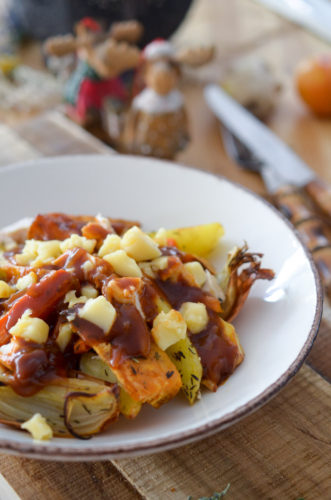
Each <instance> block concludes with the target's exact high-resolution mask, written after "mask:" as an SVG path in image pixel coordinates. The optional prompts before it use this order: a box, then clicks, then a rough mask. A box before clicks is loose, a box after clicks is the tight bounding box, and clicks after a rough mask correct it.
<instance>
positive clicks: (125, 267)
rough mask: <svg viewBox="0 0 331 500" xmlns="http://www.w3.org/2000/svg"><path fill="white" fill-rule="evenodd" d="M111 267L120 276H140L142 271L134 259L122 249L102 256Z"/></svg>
mask: <svg viewBox="0 0 331 500" xmlns="http://www.w3.org/2000/svg"><path fill="white" fill-rule="evenodd" d="M103 258H104V259H105V260H106V261H107V262H109V264H111V266H112V267H113V269H114V271H115V273H117V274H119V275H120V276H129V277H130V276H132V277H136V278H141V276H142V272H141V270H140V267H139V266H138V264H137V263H136V261H135V260H134V259H131V257H129V256H128V254H127V253H126V252H125V251H124V250H116V252H113V253H110V254H108V255H105V256H104V257H103Z"/></svg>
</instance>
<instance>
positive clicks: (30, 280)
mask: <svg viewBox="0 0 331 500" xmlns="http://www.w3.org/2000/svg"><path fill="white" fill-rule="evenodd" d="M35 283H37V275H36V273H34V272H33V271H32V272H31V273H29V274H26V275H25V276H23V277H22V278H19V279H18V280H17V283H16V288H17V290H25V288H29V286H31V285H34V284H35Z"/></svg>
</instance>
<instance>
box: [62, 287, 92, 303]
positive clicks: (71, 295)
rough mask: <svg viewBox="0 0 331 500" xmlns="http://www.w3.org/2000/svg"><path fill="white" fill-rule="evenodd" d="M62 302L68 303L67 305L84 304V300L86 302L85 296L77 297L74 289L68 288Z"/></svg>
mask: <svg viewBox="0 0 331 500" xmlns="http://www.w3.org/2000/svg"><path fill="white" fill-rule="evenodd" d="M63 302H64V303H65V304H66V303H68V307H73V306H74V305H75V304H85V302H87V297H84V296H81V297H77V296H76V292H75V290H70V291H69V292H67V293H66V294H65V297H64V299H63Z"/></svg>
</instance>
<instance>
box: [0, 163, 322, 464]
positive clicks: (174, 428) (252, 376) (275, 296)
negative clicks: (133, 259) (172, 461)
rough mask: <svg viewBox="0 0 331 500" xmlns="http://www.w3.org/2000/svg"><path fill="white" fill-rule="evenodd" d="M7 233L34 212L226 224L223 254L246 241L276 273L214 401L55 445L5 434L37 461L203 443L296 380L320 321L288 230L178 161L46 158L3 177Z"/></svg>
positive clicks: (258, 205) (147, 412)
mask: <svg viewBox="0 0 331 500" xmlns="http://www.w3.org/2000/svg"><path fill="white" fill-rule="evenodd" d="M0 185H1V206H2V210H1V212H0V227H4V226H6V225H8V224H10V223H12V222H14V221H16V220H18V219H21V218H23V217H26V216H34V215H36V214H37V213H45V212H51V211H61V212H67V213H74V214H97V213H102V214H105V215H109V216H111V217H120V218H128V219H138V220H140V221H142V222H143V224H144V227H145V228H146V229H149V230H151V229H155V228H158V227H161V226H163V227H169V228H172V227H179V226H185V225H193V224H200V223H205V222H214V221H220V222H222V224H223V225H224V227H225V231H226V236H225V238H224V241H223V243H222V246H223V250H225V249H226V250H227V249H228V248H230V247H231V246H232V245H233V244H238V245H240V244H242V243H243V242H244V241H245V240H246V241H247V242H248V244H249V248H250V249H251V250H252V251H258V252H262V253H264V258H263V266H264V267H270V268H272V269H273V270H274V271H275V272H276V278H275V279H274V280H273V281H272V282H267V281H259V282H257V283H256V284H255V285H254V287H253V290H252V292H251V294H250V296H249V299H248V300H247V302H246V304H245V306H244V308H243V310H242V311H241V313H240V315H239V317H238V319H236V320H235V322H234V323H235V326H236V329H237V331H238V334H239V337H240V340H241V342H242V345H243V347H244V350H245V353H246V358H245V360H244V362H243V363H242V365H240V366H239V368H238V369H237V370H236V371H235V373H234V374H233V375H232V376H231V377H230V378H229V380H228V381H227V382H226V383H225V384H224V385H223V386H222V387H220V388H219V390H218V391H217V392H216V393H208V392H203V396H202V399H201V400H200V401H199V402H197V403H196V404H195V405H194V406H193V407H190V406H188V405H187V404H186V402H185V400H184V399H183V398H180V397H178V398H176V399H175V400H173V401H172V402H171V403H169V404H166V405H165V406H163V407H161V408H160V409H159V410H155V409H153V408H151V407H146V408H144V409H143V411H142V412H141V414H140V415H139V416H138V417H137V418H136V419H135V420H133V421H125V420H124V419H120V421H119V422H118V423H116V424H114V425H112V426H111V427H109V428H108V430H107V431H105V432H103V433H102V434H100V435H98V436H95V437H93V438H92V439H91V440H89V441H81V440H77V439H63V438H62V439H61V438H55V439H53V440H52V441H51V442H49V443H46V444H38V443H34V442H33V441H32V440H31V438H30V437H29V435H28V434H25V433H23V432H20V431H17V430H13V429H10V428H8V427H5V426H0V449H1V450H3V451H7V452H13V453H20V454H24V455H27V456H31V457H36V458H51V459H61V460H64V459H65V460H96V459H105V458H110V457H112V458H113V457H123V456H128V455H133V454H143V453H152V452H155V451H160V450H165V449H167V448H172V447H175V446H179V445H182V444H184V443H187V442H190V441H193V440H196V439H200V438H202V437H204V436H207V435H208V434H212V433H213V432H216V431H217V430H220V429H223V428H225V427H227V426H229V425H232V424H233V423H234V422H236V421H238V420H239V419H240V418H242V417H243V416H245V415H247V414H249V413H251V412H252V411H254V410H256V409H257V408H258V407H260V406H261V405H262V404H264V403H265V402H266V401H267V400H268V399H270V398H271V397H272V396H273V395H275V393H276V392H277V391H278V390H279V389H280V388H281V387H282V386H284V384H285V383H286V382H287V381H288V380H289V379H290V378H291V376H293V375H294V373H295V372H296V371H297V370H298V368H299V367H300V365H301V364H302V362H303V360H304V358H305V356H306V355H307V353H308V351H309V349H310V347H311V345H312V342H313V340H314V337H315V335H316V331H317V328H318V324H319V321H320V316H321V310H322V299H321V296H322V294H321V288H320V284H319V280H318V277H317V273H316V270H315V267H314V266H313V264H312V262H311V259H310V257H309V256H308V254H307V252H306V251H305V249H304V248H303V246H302V244H301V243H300V241H299V239H298V237H297V235H296V234H295V233H294V232H293V231H292V229H291V228H290V226H289V224H288V223H287V222H286V221H285V220H284V219H283V218H282V217H281V216H280V215H279V214H278V213H277V212H276V210H275V209H273V208H272V207H271V206H270V205H268V204H267V203H265V202H264V201H263V200H262V199H260V198H259V197H257V196H256V195H254V194H252V193H251V192H249V191H247V190H245V189H243V188H241V187H240V186H238V185H235V184H232V183H231V182H229V181H227V180H225V179H223V178H219V177H216V176H214V175H211V174H207V173H204V172H201V171H198V170H193V169H189V168H185V167H182V166H178V165H174V164H172V163H167V162H162V161H157V160H149V159H145V158H136V157H129V156H76V157H72V156H70V157H60V158H53V159H40V160H37V161H33V162H30V163H26V164H25V165H14V166H9V167H6V168H1V169H0Z"/></svg>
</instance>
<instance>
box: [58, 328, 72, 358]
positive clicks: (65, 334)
mask: <svg viewBox="0 0 331 500" xmlns="http://www.w3.org/2000/svg"><path fill="white" fill-rule="evenodd" d="M72 333H73V332H72V329H71V326H70V324H69V323H63V325H61V326H60V328H59V333H58V335H57V337H56V343H57V345H58V346H59V348H60V350H61V351H62V352H64V351H65V348H66V347H67V345H68V344H69V342H70V340H71V337H72Z"/></svg>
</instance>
